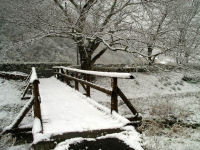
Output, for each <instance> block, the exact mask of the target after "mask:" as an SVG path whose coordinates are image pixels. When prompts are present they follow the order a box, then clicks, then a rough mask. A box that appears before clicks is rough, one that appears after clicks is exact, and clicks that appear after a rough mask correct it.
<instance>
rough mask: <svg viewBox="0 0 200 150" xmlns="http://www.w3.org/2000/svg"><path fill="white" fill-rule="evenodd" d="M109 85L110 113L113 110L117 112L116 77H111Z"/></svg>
mask: <svg viewBox="0 0 200 150" xmlns="http://www.w3.org/2000/svg"><path fill="white" fill-rule="evenodd" d="M111 87H112V95H111V113H112V111H113V110H114V111H116V112H118V100H117V96H118V94H117V78H111Z"/></svg>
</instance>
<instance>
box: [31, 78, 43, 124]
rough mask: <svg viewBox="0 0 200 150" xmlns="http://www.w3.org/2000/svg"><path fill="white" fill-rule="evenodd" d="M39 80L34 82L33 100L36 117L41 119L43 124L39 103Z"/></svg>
mask: <svg viewBox="0 0 200 150" xmlns="http://www.w3.org/2000/svg"><path fill="white" fill-rule="evenodd" d="M38 84H39V80H35V81H34V82H33V87H32V88H33V98H34V108H33V110H34V117H37V118H39V119H40V121H41V124H42V116H41V109H40V101H39V86H38Z"/></svg>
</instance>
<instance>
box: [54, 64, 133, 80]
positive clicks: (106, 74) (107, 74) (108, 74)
mask: <svg viewBox="0 0 200 150" xmlns="http://www.w3.org/2000/svg"><path fill="white" fill-rule="evenodd" d="M53 68H54V69H56V68H62V69H64V70H69V71H75V72H79V73H84V74H90V75H96V76H104V77H111V78H113V77H114V78H125V79H134V76H133V75H132V74H130V73H119V72H100V71H88V70H81V69H76V68H70V67H64V66H55V67H53Z"/></svg>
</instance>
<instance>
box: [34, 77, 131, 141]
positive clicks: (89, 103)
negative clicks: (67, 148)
mask: <svg viewBox="0 0 200 150" xmlns="http://www.w3.org/2000/svg"><path fill="white" fill-rule="evenodd" d="M39 91H40V97H41V104H40V105H41V114H42V121H43V133H42V135H43V136H42V137H43V138H50V137H52V136H55V135H61V134H63V133H67V132H84V131H91V130H101V129H114V128H121V127H123V126H125V125H126V124H127V123H129V121H128V120H127V119H125V118H123V117H121V116H120V115H118V114H117V113H115V112H114V113H113V114H112V115H111V113H110V110H109V109H107V108H105V107H103V106H101V105H100V104H98V103H96V102H95V101H94V100H92V99H90V98H88V97H86V96H85V95H83V94H81V93H79V92H78V91H76V90H74V89H72V88H71V87H69V86H67V85H66V84H65V83H62V82H60V81H59V80H57V79H56V78H54V77H52V78H44V79H40V84H39ZM44 135H45V136H44ZM40 140H41V137H39V138H38V136H34V141H35V142H36V143H37V142H38V141H40Z"/></svg>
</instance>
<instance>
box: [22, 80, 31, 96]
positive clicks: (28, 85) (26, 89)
mask: <svg viewBox="0 0 200 150" xmlns="http://www.w3.org/2000/svg"><path fill="white" fill-rule="evenodd" d="M30 85H31V83H28V84H27V86H26V88H25V90H24V93H23V94H22V96H21V99H23V98H24V96H25V95H26V94H27V92H28V89H29V88H30Z"/></svg>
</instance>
